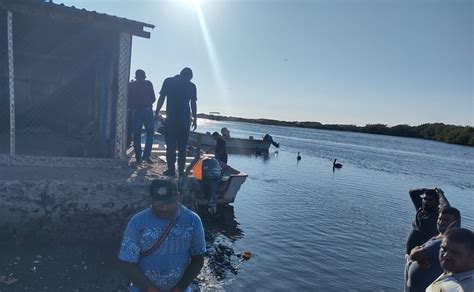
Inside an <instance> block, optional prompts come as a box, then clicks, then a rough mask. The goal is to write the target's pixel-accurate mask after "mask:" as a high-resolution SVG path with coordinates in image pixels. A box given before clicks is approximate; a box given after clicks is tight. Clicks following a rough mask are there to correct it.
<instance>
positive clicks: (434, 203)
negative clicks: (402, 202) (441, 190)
mask: <svg viewBox="0 0 474 292" xmlns="http://www.w3.org/2000/svg"><path fill="white" fill-rule="evenodd" d="M422 204H423V209H426V210H431V209H435V208H437V207H438V205H439V195H438V192H437V191H436V190H434V189H429V190H427V191H426V192H425V193H424V194H423V195H422Z"/></svg>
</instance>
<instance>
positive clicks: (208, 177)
mask: <svg viewBox="0 0 474 292" xmlns="http://www.w3.org/2000/svg"><path fill="white" fill-rule="evenodd" d="M193 175H194V177H195V178H196V179H197V180H198V181H199V187H200V189H201V192H202V193H203V194H204V195H205V196H206V197H209V203H208V211H209V213H211V214H215V213H216V212H217V189H218V187H219V182H220V180H221V179H222V168H221V165H220V163H219V160H217V159H216V158H211V157H204V158H202V159H200V160H199V161H198V162H197V163H196V164H195V165H194V167H193Z"/></svg>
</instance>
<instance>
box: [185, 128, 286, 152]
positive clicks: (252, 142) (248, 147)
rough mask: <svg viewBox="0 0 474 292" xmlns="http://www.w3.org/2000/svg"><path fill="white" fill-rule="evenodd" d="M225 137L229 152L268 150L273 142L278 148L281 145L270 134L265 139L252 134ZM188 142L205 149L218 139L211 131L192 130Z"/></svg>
mask: <svg viewBox="0 0 474 292" xmlns="http://www.w3.org/2000/svg"><path fill="white" fill-rule="evenodd" d="M223 138H224V140H225V142H226V148H227V152H228V153H258V152H268V149H269V148H270V145H272V144H273V145H274V146H275V147H277V148H278V147H279V144H278V143H275V142H274V141H273V139H272V137H271V136H270V135H268V134H267V135H265V136H264V139H254V138H253V137H252V136H250V137H249V138H247V139H245V138H234V137H223ZM188 144H190V145H194V146H197V147H201V148H203V149H205V148H210V147H212V146H214V145H215V144H216V140H215V139H214V138H213V137H212V135H211V133H199V132H190V133H189V141H188Z"/></svg>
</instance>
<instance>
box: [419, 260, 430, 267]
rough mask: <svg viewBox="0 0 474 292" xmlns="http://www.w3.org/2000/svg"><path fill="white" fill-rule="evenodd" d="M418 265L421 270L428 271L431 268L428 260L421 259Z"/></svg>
mask: <svg viewBox="0 0 474 292" xmlns="http://www.w3.org/2000/svg"><path fill="white" fill-rule="evenodd" d="M418 265H419V266H420V268H422V269H429V268H431V262H430V261H429V260H428V259H423V260H419V261H418Z"/></svg>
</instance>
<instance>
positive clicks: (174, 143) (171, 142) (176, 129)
mask: <svg viewBox="0 0 474 292" xmlns="http://www.w3.org/2000/svg"><path fill="white" fill-rule="evenodd" d="M192 78H193V71H192V70H191V69H190V68H187V67H186V68H184V69H183V70H181V73H180V74H179V75H176V76H174V77H169V78H166V79H165V81H164V82H163V86H162V88H161V91H160V97H159V98H158V105H157V106H156V112H155V118H158V115H159V113H160V110H161V107H162V106H163V104H164V102H165V98H166V97H168V101H167V103H166V121H165V142H166V162H167V164H168V170H166V171H165V172H164V173H163V174H164V175H167V176H171V177H176V169H175V163H176V149H177V150H178V173H179V176H180V177H181V176H182V175H183V174H184V166H185V163H186V146H187V144H188V139H189V126H190V125H191V114H190V110H189V105H190V104H191V112H192V126H193V131H194V130H196V127H197V105H196V101H197V93H196V85H194V83H192V82H191V79H192Z"/></svg>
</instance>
